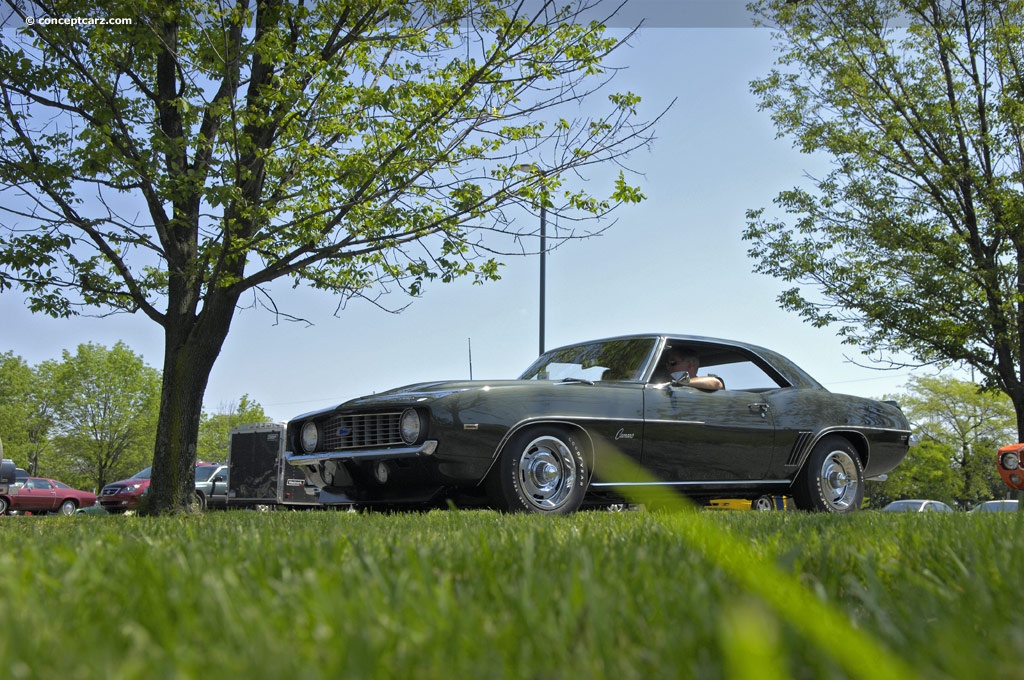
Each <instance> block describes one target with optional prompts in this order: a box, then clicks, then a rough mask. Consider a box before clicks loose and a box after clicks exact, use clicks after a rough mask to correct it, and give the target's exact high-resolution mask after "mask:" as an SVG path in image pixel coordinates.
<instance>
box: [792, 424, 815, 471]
mask: <svg viewBox="0 0 1024 680" xmlns="http://www.w3.org/2000/svg"><path fill="white" fill-rule="evenodd" d="M813 436H814V433H813V432H801V433H800V434H798V435H797V436H796V441H795V442H793V449H792V450H791V451H790V452H789V458H788V459H787V460H786V466H787V467H793V466H796V465H799V464H800V459H801V458H802V457H803V452H804V450H806V449H807V445H808V444H810V443H811V437H813Z"/></svg>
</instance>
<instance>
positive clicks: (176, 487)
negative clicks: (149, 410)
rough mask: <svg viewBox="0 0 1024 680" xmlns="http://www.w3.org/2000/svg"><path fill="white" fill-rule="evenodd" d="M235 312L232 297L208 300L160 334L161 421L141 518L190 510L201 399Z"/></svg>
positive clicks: (221, 296)
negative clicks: (192, 314) (194, 313)
mask: <svg viewBox="0 0 1024 680" xmlns="http://www.w3.org/2000/svg"><path fill="white" fill-rule="evenodd" d="M234 306H235V297H232V296H230V295H220V294H211V296H210V297H208V299H207V300H206V304H205V306H204V308H203V311H202V312H201V313H200V314H199V315H198V316H197V317H194V318H190V317H189V316H188V315H182V316H180V317H178V318H177V319H175V320H173V321H169V322H168V325H166V326H165V328H164V332H165V344H164V364H163V385H162V387H161V392H160V417H159V420H158V421H157V430H156V449H155V451H154V453H153V475H152V478H151V482H150V487H149V494H148V499H147V500H146V502H145V504H144V507H143V509H142V512H143V514H147V515H164V514H174V513H180V512H189V511H191V510H192V509H193V508H194V500H195V466H196V442H197V440H198V438H199V423H200V420H201V417H202V412H203V396H204V395H205V393H206V386H207V383H208V382H209V379H210V373H211V371H212V370H213V365H214V362H215V361H216V359H217V356H218V355H219V354H220V350H221V348H222V347H223V345H224V340H225V339H226V338H227V334H228V329H229V327H230V325H231V319H232V316H233V314H234V311H235V310H234Z"/></svg>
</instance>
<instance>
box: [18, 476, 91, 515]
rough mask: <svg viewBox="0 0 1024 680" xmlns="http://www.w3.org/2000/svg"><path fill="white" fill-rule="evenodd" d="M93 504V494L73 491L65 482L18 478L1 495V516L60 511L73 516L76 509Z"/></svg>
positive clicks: (37, 478)
mask: <svg viewBox="0 0 1024 680" xmlns="http://www.w3.org/2000/svg"><path fill="white" fill-rule="evenodd" d="M95 504H96V494H93V493H90V492H88V491H79V490H78V489H73V488H71V487H70V486H68V485H67V484H65V483H64V482H58V481H57V480H56V479H44V478H42V477H28V478H24V479H19V480H18V481H17V482H16V483H14V484H11V486H10V488H9V489H8V491H7V493H5V494H3V495H0V515H5V514H7V513H9V512H31V513H32V514H34V515H45V514H46V513H48V512H59V513H60V514H62V515H73V514H75V511H76V510H78V508H87V507H90V506H92V505H95Z"/></svg>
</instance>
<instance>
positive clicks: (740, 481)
mask: <svg viewBox="0 0 1024 680" xmlns="http://www.w3.org/2000/svg"><path fill="white" fill-rule="evenodd" d="M792 483H793V480H791V479H732V480H729V481H710V480H709V481H705V482H592V483H591V484H590V486H600V487H607V486H748V485H753V484H786V485H789V484H792Z"/></svg>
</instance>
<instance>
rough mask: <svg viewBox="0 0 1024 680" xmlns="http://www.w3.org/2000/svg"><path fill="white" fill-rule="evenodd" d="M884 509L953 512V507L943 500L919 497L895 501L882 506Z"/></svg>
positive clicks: (885, 510) (893, 510)
mask: <svg viewBox="0 0 1024 680" xmlns="http://www.w3.org/2000/svg"><path fill="white" fill-rule="evenodd" d="M882 510H883V511H884V512H953V508H951V507H949V506H948V505H946V504H945V503H943V502H942V501H929V500H923V499H919V498H914V499H910V500H905V501H893V502H892V503H889V505H887V506H885V507H884V508H882Z"/></svg>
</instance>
